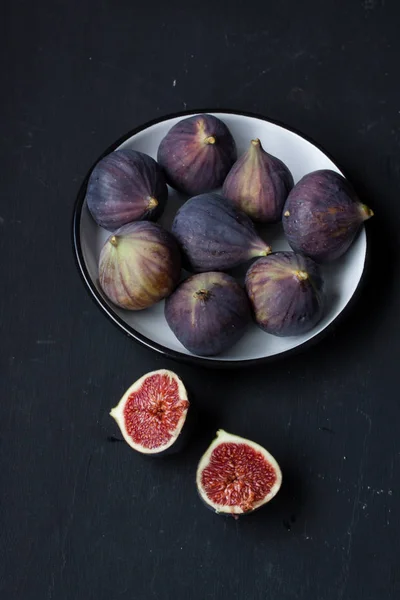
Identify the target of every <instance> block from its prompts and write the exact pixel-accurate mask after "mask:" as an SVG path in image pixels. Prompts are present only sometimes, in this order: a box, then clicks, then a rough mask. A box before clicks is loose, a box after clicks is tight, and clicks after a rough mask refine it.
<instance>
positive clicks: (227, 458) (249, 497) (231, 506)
mask: <svg viewBox="0 0 400 600" xmlns="http://www.w3.org/2000/svg"><path fill="white" fill-rule="evenodd" d="M196 483H197V490H198V492H199V495H200V498H201V499H202V500H203V501H204V502H205V503H206V505H207V506H208V507H209V508H211V509H212V510H214V511H215V512H216V513H218V514H226V515H232V516H234V517H235V518H238V517H239V516H240V515H242V514H246V513H250V512H253V511H254V510H256V509H258V508H260V507H261V506H263V505H264V504H266V503H267V502H269V501H270V500H272V498H273V497H274V496H275V495H276V494H277V493H278V491H279V488H280V487H281V483H282V473H281V470H280V467H279V465H278V463H277V462H276V460H275V459H274V457H273V456H272V455H271V454H270V453H269V452H268V451H267V450H265V448H263V447H262V446H260V445H259V444H256V443H255V442H251V441H250V440H246V439H244V438H242V437H239V436H238V435H232V434H230V433H227V432H226V431H224V430H223V429H220V430H219V431H218V432H217V437H216V439H215V440H214V441H213V442H212V444H211V446H210V447H209V448H208V450H207V451H206V453H205V454H204V455H203V457H202V458H201V460H200V463H199V466H198V468H197V475H196Z"/></svg>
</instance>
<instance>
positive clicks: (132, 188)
mask: <svg viewBox="0 0 400 600" xmlns="http://www.w3.org/2000/svg"><path fill="white" fill-rule="evenodd" d="M167 198H168V188H167V184H166V182H165V177H164V173H163V171H162V169H161V167H160V166H159V165H158V164H157V163H156V161H155V160H154V159H153V158H151V157H150V156H148V155H147V154H143V153H142V152H136V151H135V150H130V149H126V150H116V151H115V152H111V153H110V154H108V155H107V156H105V157H104V158H103V159H102V160H101V161H100V162H98V163H97V165H96V166H95V168H94V169H93V171H92V173H91V175H90V178H89V182H88V187H87V192H86V201H87V205H88V208H89V211H90V213H91V215H92V217H93V219H94V220H95V221H96V223H97V224H98V225H100V227H104V229H107V230H108V231H115V230H116V229H118V228H119V227H122V225H126V224H127V223H131V222H133V221H141V220H153V221H155V220H156V219H158V218H159V217H161V215H162V213H163V212H164V208H165V205H166V202H167Z"/></svg>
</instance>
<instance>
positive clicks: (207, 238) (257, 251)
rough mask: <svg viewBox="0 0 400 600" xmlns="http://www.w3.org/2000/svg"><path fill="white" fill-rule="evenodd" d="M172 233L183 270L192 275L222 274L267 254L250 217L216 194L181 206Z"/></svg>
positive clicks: (198, 198)
mask: <svg viewBox="0 0 400 600" xmlns="http://www.w3.org/2000/svg"><path fill="white" fill-rule="evenodd" d="M172 233H173V234H174V235H175V237H176V239H177V240H178V242H179V244H180V246H181V249H182V252H183V255H184V258H185V260H186V266H187V267H188V269H189V270H192V271H195V272H206V271H224V270H226V269H231V268H233V267H236V266H237V265H240V264H241V263H244V262H246V261H248V260H250V259H251V258H255V257H258V256H266V255H267V254H269V253H270V252H271V248H270V246H269V245H268V244H267V243H266V242H264V240H262V239H261V238H260V237H259V236H258V234H257V232H256V230H255V228H254V225H253V222H252V221H251V219H250V217H248V216H247V215H246V214H245V213H244V212H242V211H240V210H239V209H237V208H236V207H235V206H234V205H233V204H232V202H230V201H229V200H227V199H226V198H223V197H222V196H219V195H218V194H201V195H200V196H194V197H193V198H190V199H189V200H188V201H187V202H185V204H184V205H183V206H182V207H181V208H180V209H179V210H178V212H177V214H176V216H175V219H174V222H173V224H172Z"/></svg>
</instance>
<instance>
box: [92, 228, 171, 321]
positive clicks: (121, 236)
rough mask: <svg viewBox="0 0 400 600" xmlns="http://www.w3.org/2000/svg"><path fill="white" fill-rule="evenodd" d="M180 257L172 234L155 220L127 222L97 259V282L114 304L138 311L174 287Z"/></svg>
mask: <svg viewBox="0 0 400 600" xmlns="http://www.w3.org/2000/svg"><path fill="white" fill-rule="evenodd" d="M180 271H181V259H180V253H179V249H178V246H177V244H176V242H175V239H174V238H173V236H172V235H171V234H170V233H169V232H168V231H165V230H164V229H162V228H161V227H160V226H159V225H157V224H156V223H150V222H149V221H139V222H137V223H128V224H127V225H124V226H122V227H121V228H120V229H118V230H117V231H116V232H115V233H114V235H111V236H110V237H109V238H108V240H107V241H106V243H105V244H104V246H103V249H102V251H101V253H100V261H99V283H100V287H101V289H102V290H103V292H104V293H105V295H106V296H107V297H108V298H109V299H110V300H111V302H113V303H114V304H116V305H117V306H119V307H121V308H125V309H127V310H141V309H143V308H147V307H149V306H152V305H153V304H155V303H156V302H158V301H159V300H162V299H163V298H165V297H166V296H168V295H169V294H171V292H172V291H173V290H174V289H175V286H176V285H177V283H178V280H179V276H180Z"/></svg>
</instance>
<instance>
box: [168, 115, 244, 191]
mask: <svg viewBox="0 0 400 600" xmlns="http://www.w3.org/2000/svg"><path fill="white" fill-rule="evenodd" d="M157 160H158V162H159V164H160V165H161V166H162V167H163V169H164V171H165V175H166V178H167V182H168V183H169V184H170V185H171V186H172V187H173V188H175V189H176V190H179V191H180V192H184V193H185V194H188V195H191V196H192V195H196V194H202V193H204V192H209V191H211V190H213V189H215V188H217V187H220V186H221V185H222V184H223V182H224V179H225V177H226V176H227V174H228V171H229V169H230V168H231V166H232V165H233V163H234V162H235V160H236V145H235V140H234V139H233V137H232V135H231V133H230V131H229V129H228V127H227V126H226V125H225V123H223V122H222V121H221V120H220V119H217V118H216V117H213V116H212V115H206V114H201V115H195V116H193V117H188V118H187V119H183V120H182V121H179V123H177V124H176V125H174V126H173V127H172V128H171V129H170V130H169V132H168V133H167V135H166V136H165V137H164V138H163V139H162V140H161V144H160V146H159V148H158V154H157Z"/></svg>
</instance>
